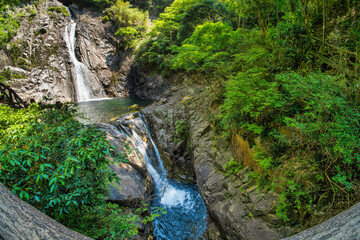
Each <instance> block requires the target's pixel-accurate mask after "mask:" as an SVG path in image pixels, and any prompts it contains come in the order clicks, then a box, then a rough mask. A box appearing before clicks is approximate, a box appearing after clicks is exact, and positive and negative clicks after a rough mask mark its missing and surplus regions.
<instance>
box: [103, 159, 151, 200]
mask: <svg viewBox="0 0 360 240" xmlns="http://www.w3.org/2000/svg"><path fill="white" fill-rule="evenodd" d="M111 168H112V169H113V170H114V171H115V173H116V174H117V176H118V177H119V178H120V184H118V183H116V182H113V183H111V184H110V186H109V187H110V190H109V194H108V197H107V200H108V201H112V202H117V203H120V204H121V205H125V206H131V207H141V205H142V203H146V202H148V201H149V199H150V195H149V194H150V191H149V188H150V186H149V185H148V181H150V180H149V179H144V178H143V176H142V175H141V174H140V173H139V172H138V171H137V170H136V169H134V168H133V167H132V166H131V165H129V164H126V163H120V164H116V165H113V166H111ZM147 180H148V181H147Z"/></svg>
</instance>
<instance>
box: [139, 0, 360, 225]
mask: <svg viewBox="0 0 360 240" xmlns="http://www.w3.org/2000/svg"><path fill="white" fill-rule="evenodd" d="M359 10H360V3H359V2H358V1H354V0H348V1H345V0H335V1H327V0H324V1H320V0H308V1H307V0H277V1H274V0H247V1H234V0H175V1H174V2H173V4H172V5H171V6H170V7H168V8H167V9H166V10H165V12H164V13H162V14H160V17H159V19H158V20H156V21H155V24H154V27H153V29H152V31H151V32H150V39H149V40H148V41H147V42H145V43H144V44H143V45H142V46H141V47H140V49H139V50H138V56H137V61H138V62H139V63H140V64H142V65H143V66H145V67H146V69H148V70H149V71H153V69H156V71H158V72H161V73H162V74H164V75H167V76H172V75H174V74H188V75H191V76H193V79H194V81H201V83H203V84H206V85H208V86H209V87H210V88H211V90H212V91H213V92H214V93H215V95H216V98H217V100H218V101H221V102H222V106H221V107H220V110H221V111H220V112H221V113H220V114H215V115H213V116H212V119H213V121H214V124H215V126H216V130H217V131H218V133H219V134H221V135H223V136H224V137H225V138H232V137H233V136H234V135H235V134H241V135H242V136H243V137H245V138H246V139H247V140H248V141H249V142H250V143H252V144H253V147H254V149H255V150H256V151H255V154H254V156H253V157H254V159H255V161H256V162H257V163H256V164H257V165H258V166H259V168H260V170H259V171H258V172H257V173H256V175H257V179H258V183H259V184H260V186H261V187H267V188H272V189H274V190H276V191H278V192H279V193H280V202H279V204H278V208H277V215H278V216H279V217H281V218H282V219H283V220H285V221H287V220H288V211H289V210H290V209H292V208H295V209H297V210H298V211H299V213H300V214H301V217H302V219H304V218H306V216H307V217H308V216H309V215H311V214H312V213H313V212H314V210H315V208H314V206H315V207H316V204H317V203H318V202H319V199H321V198H323V199H328V202H327V204H329V205H330V208H328V212H330V211H331V206H332V203H334V201H335V200H337V201H340V202H341V201H342V200H345V201H346V202H350V201H351V200H354V201H355V200H356V198H357V195H358V194H357V190H356V189H358V185H359V183H358V182H359V181H358V179H359V176H360V168H359V166H360V165H359V161H360V160H359V159H360V158H359V147H360V146H358V144H357V141H356V139H358V138H359V137H360V132H359V130H358V128H359V120H358V119H359V114H360V111H359V110H358V104H359V95H358V92H359V85H358V81H359V67H360V62H359V49H360V41H359V39H360V21H359V19H360V18H359V17H360V15H359ZM203 76H205V77H203ZM257 137H260V138H261V145H262V146H261V150H260V148H259V146H256V144H255V141H254V140H255V138H257ZM232 164H233V163H231V164H228V165H229V166H230V165H232ZM236 166H238V165H236ZM236 169H237V171H239V168H238V167H237V168H236ZM299 176H300V177H299ZM340 205H341V204H340ZM322 207H323V206H322ZM332 207H333V208H335V205H334V206H332ZM340 207H341V206H340Z"/></svg>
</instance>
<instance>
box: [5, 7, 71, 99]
mask: <svg viewBox="0 0 360 240" xmlns="http://www.w3.org/2000/svg"><path fill="white" fill-rule="evenodd" d="M61 7H64V6H63V5H62V4H61V3H59V2H58V1H56V0H49V1H43V2H41V3H39V5H38V7H35V6H34V5H29V6H27V7H24V8H21V9H17V11H22V12H23V14H24V16H23V19H22V21H21V25H20V28H19V29H18V31H17V34H16V36H15V37H14V38H13V39H12V42H11V44H9V45H8V54H7V55H8V56H9V59H10V60H11V64H12V65H13V66H16V67H17V71H16V72H15V76H13V77H12V80H11V81H10V82H9V83H10V85H11V87H12V88H13V89H14V90H16V91H17V93H18V94H19V95H20V97H21V98H23V99H24V100H25V101H29V100H30V99H31V98H33V99H34V100H36V101H40V100H42V98H43V97H44V96H45V97H48V98H53V99H54V101H55V100H59V101H64V102H65V101H71V100H72V99H73V98H74V88H73V83H72V79H71V78H70V77H69V70H70V65H69V63H68V61H69V57H68V51H66V44H65V42H64V40H63V33H64V31H65V26H66V24H68V22H69V17H68V16H66V14H64V12H57V11H54V10H51V9H54V8H61ZM65 10H66V9H65ZM7 63H8V62H7ZM19 69H22V70H19ZM10 70H12V69H11V68H10ZM18 73H20V74H18ZM13 74H14V73H13Z"/></svg>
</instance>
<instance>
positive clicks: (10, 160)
mask: <svg viewBox="0 0 360 240" xmlns="http://www.w3.org/2000/svg"><path fill="white" fill-rule="evenodd" d="M0 113H1V114H0V123H1V125H0V126H1V128H0V136H1V141H0V163H1V166H2V170H0V181H1V182H3V183H4V184H5V185H6V186H7V187H8V188H9V189H11V190H12V191H13V192H14V193H15V194H17V195H18V196H20V198H21V199H24V200H26V201H28V202H29V203H30V204H32V205H33V206H35V207H37V208H38V209H40V210H42V211H43V212H45V213H47V214H48V215H50V216H52V217H55V218H56V217H59V216H61V215H63V214H66V213H69V212H71V211H73V210H74V209H78V208H81V207H82V206H96V205H97V204H99V203H100V202H101V200H102V199H103V196H104V195H103V194H104V193H105V190H106V188H107V183H108V182H109V181H112V180H114V179H116V175H115V174H114V173H113V171H111V170H110V168H109V164H110V159H109V157H108V156H109V154H110V151H111V147H110V145H109V143H108V142H107V140H106V137H105V135H104V134H103V133H102V132H101V131H100V130H98V129H96V128H94V127H92V126H84V125H83V124H81V123H79V122H78V121H77V120H75V118H74V113H73V111H72V110H69V109H67V108H65V109H62V110H43V111H41V110H40V109H39V107H38V106H37V105H31V107H30V108H29V109H20V110H14V109H11V108H10V107H7V106H5V105H0Z"/></svg>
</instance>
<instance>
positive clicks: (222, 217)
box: [143, 79, 290, 239]
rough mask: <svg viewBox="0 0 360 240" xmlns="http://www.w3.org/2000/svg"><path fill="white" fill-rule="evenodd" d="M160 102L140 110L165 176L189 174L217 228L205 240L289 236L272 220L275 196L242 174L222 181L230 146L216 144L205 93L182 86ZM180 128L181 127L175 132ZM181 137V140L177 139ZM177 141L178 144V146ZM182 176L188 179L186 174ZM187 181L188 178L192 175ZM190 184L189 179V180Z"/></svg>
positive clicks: (230, 155)
mask: <svg viewBox="0 0 360 240" xmlns="http://www.w3.org/2000/svg"><path fill="white" fill-rule="evenodd" d="M183 82H184V83H183V85H182V86H180V85H179V86H175V87H173V88H171V89H169V90H168V91H167V92H165V93H164V96H167V98H163V99H161V100H160V101H158V102H156V103H154V104H153V105H151V106H149V107H147V108H145V109H144V110H143V112H144V114H145V116H146V119H147V121H148V124H149V125H150V127H151V129H152V130H153V131H152V132H153V134H154V135H155V136H154V137H155V139H156V141H157V144H158V146H159V147H160V149H162V150H163V151H164V153H165V154H166V155H168V156H169V158H170V160H171V164H168V166H167V167H168V168H169V169H168V171H169V173H171V172H172V173H173V175H174V176H178V177H180V178H181V175H184V172H189V171H193V172H194V173H195V175H196V183H197V186H198V188H199V190H200V193H201V195H202V197H203V198H204V200H205V203H206V205H207V207H208V210H209V213H210V215H211V216H212V218H213V219H214V220H215V222H216V224H217V226H218V227H219V229H220V231H221V233H222V236H221V237H220V236H217V235H216V231H215V232H213V233H210V234H209V236H208V239H280V238H282V237H285V236H287V235H288V234H289V232H290V229H288V228H285V227H283V224H282V222H281V220H280V219H279V218H277V217H276V215H275V207H276V203H277V194H276V193H274V192H268V191H264V190H262V191H260V190H258V189H257V187H256V184H255V183H253V182H252V181H251V178H250V176H249V174H248V173H249V170H250V168H249V167H248V168H244V169H243V170H242V171H241V172H240V173H238V174H237V175H236V176H233V175H229V176H227V175H226V171H225V169H224V165H225V164H226V163H227V162H229V161H230V160H236V154H235V152H234V151H233V148H232V147H231V145H230V144H229V143H228V142H224V141H222V140H221V139H218V138H217V137H216V135H215V134H214V132H213V129H212V126H211V125H210V122H209V121H208V117H209V116H210V112H209V109H211V103H212V99H213V98H214V96H211V95H212V93H211V91H210V90H209V89H204V87H202V86H191V87H190V88H189V87H188V86H189V85H191V83H190V81H187V80H186V79H184V80H183ZM178 121H183V122H185V123H186V129H187V132H186V133H185V135H186V137H185V138H181V137H180V136H179V129H178V130H176V129H177V126H178V125H179V122H178ZM178 128H179V127H178ZM179 137H180V139H179ZM176 139H177V140H176ZM186 175H189V173H187V174H186ZM190 175H191V174H190ZM189 180H191V179H189Z"/></svg>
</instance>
